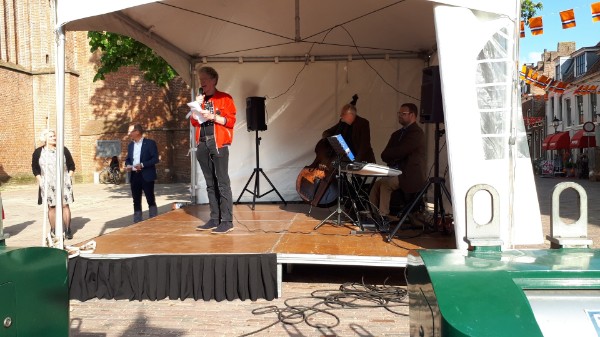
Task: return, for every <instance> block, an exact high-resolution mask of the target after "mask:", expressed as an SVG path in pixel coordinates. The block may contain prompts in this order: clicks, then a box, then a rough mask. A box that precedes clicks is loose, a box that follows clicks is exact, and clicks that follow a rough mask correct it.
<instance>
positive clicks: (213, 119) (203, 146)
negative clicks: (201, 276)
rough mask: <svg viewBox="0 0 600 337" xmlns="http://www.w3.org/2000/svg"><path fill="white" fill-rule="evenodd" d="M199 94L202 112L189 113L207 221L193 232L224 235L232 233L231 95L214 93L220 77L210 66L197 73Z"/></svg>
mask: <svg viewBox="0 0 600 337" xmlns="http://www.w3.org/2000/svg"><path fill="white" fill-rule="evenodd" d="M199 77H200V86H201V88H202V89H201V93H200V95H198V97H197V98H196V100H197V101H198V102H200V103H201V104H202V105H201V108H202V111H201V112H200V113H199V114H192V117H191V118H190V121H191V123H192V125H193V126H194V127H196V144H197V149H196V158H197V160H198V163H199V164H200V168H201V169H202V174H203V175H204V179H205V180H206V192H207V194H208V203H209V207H210V219H209V220H208V221H207V222H206V223H205V224H203V225H200V226H198V227H196V230H199V231H207V230H212V232H211V233H212V234H225V233H227V232H230V231H232V230H233V196H232V193H231V183H230V179H229V146H230V145H231V142H232V139H233V126H234V125H235V120H236V117H235V114H236V110H235V104H234V102H233V98H232V97H231V95H229V94H227V93H225V92H222V91H219V90H217V88H216V86H217V83H218V82H219V74H218V73H217V71H216V70H215V69H213V68H211V67H202V68H200V70H199Z"/></svg>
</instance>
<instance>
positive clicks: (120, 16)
mask: <svg viewBox="0 0 600 337" xmlns="http://www.w3.org/2000/svg"><path fill="white" fill-rule="evenodd" d="M114 14H115V16H116V17H117V18H118V19H119V20H121V21H122V22H123V23H125V24H127V25H128V26H129V27H131V28H132V29H134V30H135V31H137V32H138V33H141V34H144V35H146V36H147V37H148V39H150V40H153V41H156V43H157V44H159V45H162V46H164V47H165V48H167V49H169V50H171V51H172V52H174V53H176V54H178V55H179V56H181V57H182V58H184V59H186V60H188V62H191V60H192V57H191V56H190V55H189V54H187V53H186V52H184V51H183V50H181V49H180V48H177V47H176V46H175V45H173V44H172V43H170V42H169V41H167V40H165V39H163V38H162V37H160V36H159V35H156V34H154V33H153V32H152V27H150V28H146V27H144V26H142V25H140V24H139V23H138V22H137V21H135V20H132V19H131V18H130V17H128V16H127V15H125V14H123V12H115V13H114ZM140 42H142V43H143V42H144V41H140Z"/></svg>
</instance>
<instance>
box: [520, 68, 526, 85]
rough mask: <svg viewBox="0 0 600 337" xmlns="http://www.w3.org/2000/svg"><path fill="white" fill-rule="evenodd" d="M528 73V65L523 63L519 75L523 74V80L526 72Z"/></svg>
mask: <svg viewBox="0 0 600 337" xmlns="http://www.w3.org/2000/svg"><path fill="white" fill-rule="evenodd" d="M526 73H527V66H526V65H523V66H522V67H521V71H520V72H519V75H521V81H524V80H525V74H526Z"/></svg>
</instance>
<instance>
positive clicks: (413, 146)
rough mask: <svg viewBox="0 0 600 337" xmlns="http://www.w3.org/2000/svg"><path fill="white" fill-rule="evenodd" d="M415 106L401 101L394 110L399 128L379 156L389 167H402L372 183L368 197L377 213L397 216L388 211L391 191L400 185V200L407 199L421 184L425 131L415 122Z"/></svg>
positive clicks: (424, 160)
mask: <svg viewBox="0 0 600 337" xmlns="http://www.w3.org/2000/svg"><path fill="white" fill-rule="evenodd" d="M417 114H418V109H417V106H416V105H414V104H412V103H405V104H402V106H401V107H400V110H399V111H398V121H399V122H400V124H401V125H402V128H401V129H399V130H398V131H395V132H394V133H392V135H391V136H390V140H389V141H388V143H387V145H386V147H385V149H384V150H383V152H382V153H381V159H382V160H383V161H384V162H385V163H386V164H387V166H389V167H393V168H396V169H399V170H401V171H402V174H401V175H399V176H397V177H386V178H383V179H379V180H377V181H376V182H375V184H373V188H372V189H371V193H370V195H369V200H370V201H371V204H373V205H375V206H376V207H378V209H379V214H380V215H382V216H384V217H387V218H388V220H390V221H394V220H398V219H397V217H395V216H393V215H390V199H391V195H392V192H393V191H395V190H398V189H400V190H401V191H402V192H403V193H402V194H403V199H404V200H403V202H404V203H408V202H410V201H411V200H412V199H413V198H414V197H415V195H416V194H417V193H418V192H420V191H421V189H422V188H423V186H425V181H426V177H425V165H426V163H427V159H426V151H427V149H426V147H425V146H426V144H425V133H424V132H423V129H421V127H419V125H417Z"/></svg>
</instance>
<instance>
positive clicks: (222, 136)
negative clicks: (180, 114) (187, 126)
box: [190, 90, 236, 148]
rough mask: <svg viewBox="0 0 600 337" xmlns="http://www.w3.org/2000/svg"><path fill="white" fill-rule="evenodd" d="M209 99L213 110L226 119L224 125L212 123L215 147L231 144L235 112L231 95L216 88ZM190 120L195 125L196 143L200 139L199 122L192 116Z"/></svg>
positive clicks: (203, 106)
mask: <svg viewBox="0 0 600 337" xmlns="http://www.w3.org/2000/svg"><path fill="white" fill-rule="evenodd" d="M209 101H210V102H212V104H213V108H214V112H215V113H216V114H217V115H219V116H221V117H225V119H226V122H225V125H221V124H217V123H214V124H213V127H214V128H215V130H214V131H215V132H214V134H215V142H216V143H217V148H222V147H223V146H226V145H231V142H232V140H233V126H234V125H235V112H236V111H235V104H234V103H233V98H232V97H231V95H229V94H227V93H224V92H221V91H218V90H217V91H215V94H214V95H213V96H212V97H211V98H210V100H209ZM202 108H203V109H205V104H203V105H202ZM190 121H191V122H192V125H193V126H195V127H196V143H198V142H199V141H200V123H198V121H197V120H196V119H194V118H190Z"/></svg>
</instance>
